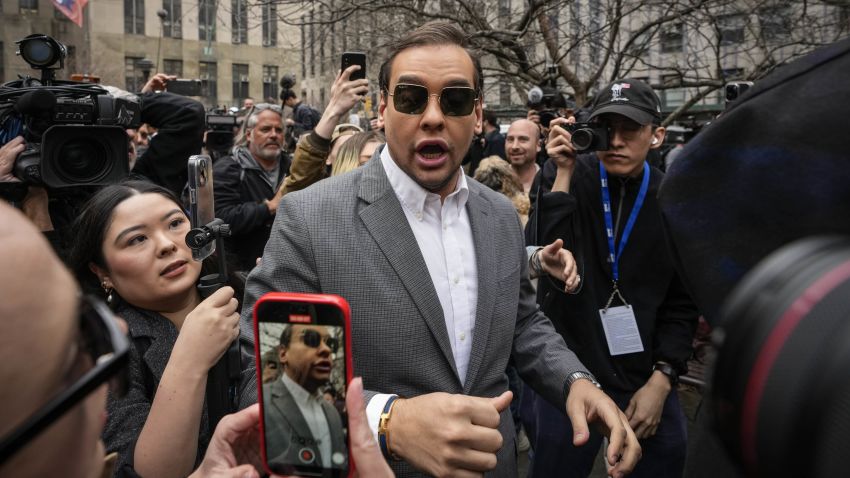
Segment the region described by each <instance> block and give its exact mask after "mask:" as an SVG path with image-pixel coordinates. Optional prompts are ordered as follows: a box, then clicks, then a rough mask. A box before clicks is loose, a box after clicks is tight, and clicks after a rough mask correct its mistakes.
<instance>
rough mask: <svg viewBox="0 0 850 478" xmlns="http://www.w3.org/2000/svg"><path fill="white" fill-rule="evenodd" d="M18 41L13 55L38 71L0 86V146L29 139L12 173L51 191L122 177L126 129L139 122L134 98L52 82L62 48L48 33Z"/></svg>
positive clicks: (88, 85) (89, 86)
mask: <svg viewBox="0 0 850 478" xmlns="http://www.w3.org/2000/svg"><path fill="white" fill-rule="evenodd" d="M16 44H17V45H18V51H17V54H18V55H20V56H21V57H22V58H23V59H24V61H26V62H27V63H29V65H30V66H31V67H32V68H34V69H37V70H41V72H42V76H41V80H38V79H36V78H31V77H24V78H22V79H20V80H15V81H11V82H8V83H6V84H4V85H2V86H0V144H5V143H6V142H8V141H10V140H11V139H13V138H14V137H16V136H19V135H20V136H23V137H24V139H25V140H26V144H27V147H26V149H25V150H24V152H22V153H21V154H20V156H18V159H17V160H16V162H15V166H14V170H13V173H14V175H15V176H16V177H17V178H18V179H20V180H21V181H23V182H24V183H28V184H36V185H43V186H47V187H49V188H67V187H72V186H79V185H104V184H110V183H114V182H117V181H119V180H121V179H123V178H125V177H126V176H127V175H128V174H129V172H130V165H129V158H128V151H129V137H128V136H127V133H126V131H125V130H126V129H127V128H138V127H139V126H140V125H141V121H140V119H141V105H140V104H139V101H138V98H136V97H134V96H129V97H120V98H119V97H116V96H113V95H111V94H110V93H109V92H108V91H107V90H106V89H105V88H103V87H101V86H99V85H95V84H92V83H82V82H73V81H57V80H56V79H55V70H58V69H61V68H62V67H63V66H64V59H65V56H66V55H67V49H66V48H65V46H64V45H63V44H61V43H59V42H58V41H56V40H55V39H53V38H51V37H49V36H47V35H41V34H32V35H29V36H27V37H25V38H23V39H21V40H18V41H17V42H16ZM57 65H58V66H57Z"/></svg>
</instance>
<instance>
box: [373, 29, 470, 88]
mask: <svg viewBox="0 0 850 478" xmlns="http://www.w3.org/2000/svg"><path fill="white" fill-rule="evenodd" d="M438 45H455V46H459V47H461V48H463V49H464V50H465V51H466V53H467V54H468V55H469V58H470V59H472V64H473V66H474V70H475V71H474V72H473V78H472V80H473V85H472V87H473V88H475V90H476V91H477V92H478V93H479V94H481V90H482V87H483V85H484V76H483V73H482V71H481V62H480V60H479V59H478V55H477V54H476V53H475V52H474V51H473V50H472V49H471V48H470V43H469V39H468V38H467V36H466V34H465V33H464V32H463V30H461V29H460V28H459V27H458V26H457V25H455V24H454V23H450V22H446V21H441V20H437V21H433V22H428V23H426V24H424V25H422V26H421V27H419V28H417V29H416V30H413V31H412V32H410V34H408V35H407V36H405V37H404V38H402V39H401V40H399V41H398V42H396V43H394V44H393V45H392V47H391V49H390V51H389V53H388V54H387V59H386V60H385V61H384V63H383V64H381V71H380V73H379V75H378V86H379V87H380V88H381V91H389V87H390V69H391V68H392V63H393V60H395V57H396V56H397V55H398V54H399V53H401V52H402V51H404V50H407V49H409V48H416V47H423V46H438Z"/></svg>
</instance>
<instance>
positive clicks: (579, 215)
mask: <svg viewBox="0 0 850 478" xmlns="http://www.w3.org/2000/svg"><path fill="white" fill-rule="evenodd" d="M589 121H590V124H586V125H576V124H575V119H574V118H569V119H566V118H556V119H553V120H552V123H551V128H550V131H549V136H548V142H547V144H546V151H547V153H548V155H549V157H550V158H551V161H550V163H551V164H548V165H547V166H548V168H549V169H550V170H551V168H555V169H556V174H555V176H554V181H551V182H550V181H546V180H545V179H544V174H538V177H537V179H536V182H538V183H541V182H542V188H541V191H542V192H541V194H540V195H539V196H537V198H536V201H534V199H535V198H532V200H533V202H534V209H533V210H532V213H531V215H530V221H529V224H528V227H527V228H526V236H527V237H526V239H527V244H538V245H545V244H550V243H552V242H555V241H556V240H562V241H563V242H564V244H563V246H564V247H565V248H567V249H569V250H571V251H572V252H573V253H574V255H575V256H576V260H577V263H578V269H579V270H578V272H579V274H580V276H581V277H582V281H581V283H582V286H581V287H580V288H579V289H578V290H577V291H573V292H571V293H566V292H565V284H564V283H562V282H560V281H558V280H557V279H555V278H552V277H548V280H547V279H543V278H541V280H540V282H539V285H538V302H539V303H540V304H541V307H542V308H543V310H544V312H545V313H546V315H547V316H549V317H551V318H552V322H553V323H554V325H555V328H556V330H557V331H558V332H559V333H560V334H561V335H562V336H563V337H564V339H565V341H566V342H567V345H568V346H569V347H570V349H572V350H575V352H576V355H578V357H579V359H580V360H581V361H582V363H584V364H586V366H587V367H588V369H589V370H590V371H591V372H592V373H593V374H594V375H595V376H596V377H597V379H598V380H599V382H600V383H601V385H602V389H603V390H604V391H605V392H606V393H608V394H609V395H610V396H611V398H613V399H614V401H615V402H617V404H618V405H619V406H620V407H621V408H622V409H623V411H624V412H625V414H626V416H627V417H628V418H629V423H630V425H631V426H632V428H633V429H634V430H635V434H636V435H637V437H638V438H639V439H640V443H641V447H642V449H643V458H642V459H641V461H640V462H639V463H638V464H637V466H636V468H635V470H634V472H633V474H632V476H648V477H655V478H657V477H680V476H682V470H683V467H684V460H685V449H686V422H685V417H684V415H683V413H682V409H681V406H680V405H679V402H678V398H677V395H676V383H677V379H678V375H680V374H683V373H685V372H686V371H687V368H686V361H687V359H688V358H689V357H690V355H691V348H692V347H691V340H692V338H693V335H694V331H695V328H696V325H697V319H698V313H697V310H696V308H695V307H694V305H693V303H692V301H691V299H690V297H689V296H688V294H687V292H686V291H685V289H684V286H683V284H682V283H681V281H680V279H679V277H678V276H677V274H676V272H675V270H674V268H673V263H672V260H671V258H670V257H671V255H670V252H669V251H668V245H667V243H666V242H665V240H664V236H663V224H662V217H661V213H660V209H659V206H658V202H657V200H656V192H657V190H658V187H659V184H660V183H661V179H662V176H663V173H662V172H661V171H659V170H658V169H656V168H654V167H651V166H650V165H649V164H648V163H647V161H646V158H647V155H648V154H649V152H650V151H651V150H652V149H655V148H658V147H659V146H661V142H662V140H663V139H664V128H663V127H660V126H659V124H660V122H661V109H660V102H659V100H658V97H657V96H656V95H655V93H654V92H653V91H652V88H651V87H650V86H649V85H647V84H645V83H643V82H641V81H638V80H632V79H622V80H617V81H614V82H613V83H611V84H609V85H607V86H606V87H605V88H603V89H602V90H600V91H599V93H598V94H597V96H596V98H595V101H594V103H593V107H592V110H591V114H590V117H589ZM570 131H572V132H573V133H572V134H571V133H570ZM579 131H581V132H582V133H581V134H582V135H584V137H583V138H581V139H580V136H579V134H580V133H579ZM574 140H575V142H574ZM579 153H584V154H579ZM547 191H548V192H547ZM551 261H554V258H550V257H548V255H547V254H545V253H544V251H543V249H542V248H541V249H538V250H537V251H536V252H535V253H534V254H533V255H532V256H531V267H532V268H534V269H535V271H536V272H538V273H539V272H541V271H542V270H546V269H549V267H547V266H549V263H550V262H551ZM529 391H530V390H529ZM525 395H526V398H525V400H524V410H523V414H522V416H523V419H524V421H525V426H526V430H527V431H528V435H529V438H530V439H531V442H532V446H533V447H534V451H535V453H534V457H533V462H532V463H531V465H530V466H531V470H532V474H533V475H534V476H554V475H558V476H570V477H586V476H588V474H589V473H590V471H591V468H592V467H593V461H594V458H595V456H596V453H597V451H598V444H599V443H601V441H602V437H601V436H600V435H598V434H593V436H592V438H591V441H592V443H590V444H589V445H590V446H585V447H573V446H572V445H570V444H569V443H565V442H564V441H563V440H557V439H554V438H553V437H563V436H569V434H570V423H569V420H567V418H566V417H565V416H564V415H563V413H561V412H560V411H559V410H557V409H555V408H554V407H552V405H550V404H549V403H547V402H545V400H543V399H542V398H540V397H539V396H536V395H533V394H532V393H526V394H525ZM594 444H595V445H594Z"/></svg>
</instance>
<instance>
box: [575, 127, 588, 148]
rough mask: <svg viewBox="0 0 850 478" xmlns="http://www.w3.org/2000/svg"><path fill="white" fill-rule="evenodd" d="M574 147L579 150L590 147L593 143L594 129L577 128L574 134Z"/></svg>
mask: <svg viewBox="0 0 850 478" xmlns="http://www.w3.org/2000/svg"><path fill="white" fill-rule="evenodd" d="M572 140H573V148H575V149H576V150H578V151H585V150H587V149H590V147H591V146H592V145H593V130H590V129H588V128H581V129H577V130H575V131H574V132H573V135H572Z"/></svg>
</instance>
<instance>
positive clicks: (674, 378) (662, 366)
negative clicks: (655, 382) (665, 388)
mask: <svg viewBox="0 0 850 478" xmlns="http://www.w3.org/2000/svg"><path fill="white" fill-rule="evenodd" d="M656 370H657V371H659V372H661V373H663V374H664V375H666V376H667V378H668V379H669V380H670V385H672V386H676V384H678V383H679V374H678V373H676V369H674V368H673V366H672V365H670V364H669V363H667V362H655V365H653V366H652V371H653V372H654V371H656Z"/></svg>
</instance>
